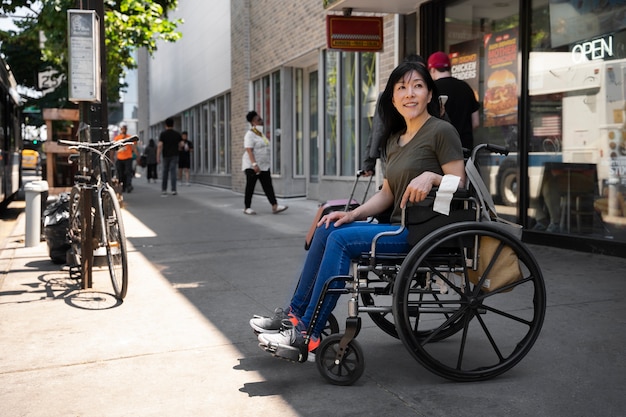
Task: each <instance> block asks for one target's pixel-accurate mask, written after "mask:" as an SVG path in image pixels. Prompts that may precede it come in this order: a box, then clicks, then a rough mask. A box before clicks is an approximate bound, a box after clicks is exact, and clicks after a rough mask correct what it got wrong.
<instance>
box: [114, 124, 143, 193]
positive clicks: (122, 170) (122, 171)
mask: <svg viewBox="0 0 626 417" xmlns="http://www.w3.org/2000/svg"><path fill="white" fill-rule="evenodd" d="M127 130H128V128H127V127H126V125H125V124H123V125H121V126H120V133H119V135H117V136H115V138H113V140H115V141H118V140H123V139H126V138H129V137H130V135H129V134H128V132H127ZM137 156H138V155H137V146H135V144H134V143H133V144H129V145H125V146H122V147H121V148H119V149H118V150H117V152H116V153H115V158H116V159H115V169H116V170H117V179H118V181H119V182H120V183H121V184H122V191H123V192H125V193H130V192H132V191H133V177H134V176H135V171H134V170H133V157H137Z"/></svg>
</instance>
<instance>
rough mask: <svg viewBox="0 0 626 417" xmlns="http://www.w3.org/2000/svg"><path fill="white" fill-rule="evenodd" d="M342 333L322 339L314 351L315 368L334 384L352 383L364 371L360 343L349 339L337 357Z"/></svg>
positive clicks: (363, 359)
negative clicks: (343, 350)
mask: <svg viewBox="0 0 626 417" xmlns="http://www.w3.org/2000/svg"><path fill="white" fill-rule="evenodd" d="M342 337H343V335H341V334H333V335H330V336H328V337H326V338H325V339H323V340H322V343H321V344H320V346H319V347H318V348H317V350H316V352H315V362H316V364H317V370H318V371H319V373H320V374H321V375H322V376H323V377H324V379H326V380H327V381H328V382H330V383H331V384H334V385H352V384H354V383H355V382H356V381H357V380H358V379H359V378H360V377H361V375H363V371H365V358H364V356H363V350H362V349H361V345H360V344H359V343H358V342H357V341H356V340H354V339H353V340H351V341H350V342H349V343H348V345H347V346H346V348H345V352H344V354H343V358H342V359H341V360H338V359H337V353H338V352H339V350H340V342H341V339H342Z"/></svg>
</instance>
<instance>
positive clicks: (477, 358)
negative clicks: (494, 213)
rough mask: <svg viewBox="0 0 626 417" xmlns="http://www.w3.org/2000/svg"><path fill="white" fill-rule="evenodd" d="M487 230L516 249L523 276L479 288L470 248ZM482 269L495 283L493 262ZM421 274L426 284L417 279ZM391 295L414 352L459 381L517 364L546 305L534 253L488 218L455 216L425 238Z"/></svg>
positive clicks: (535, 333) (493, 373)
mask: <svg viewBox="0 0 626 417" xmlns="http://www.w3.org/2000/svg"><path fill="white" fill-rule="evenodd" d="M482 237H490V238H492V239H493V241H495V242H496V243H498V244H502V245H506V246H508V247H510V249H512V252H513V253H514V254H515V255H517V258H518V259H519V261H518V263H519V267H520V272H521V276H519V277H518V278H519V279H517V280H516V281H514V282H512V283H510V284H507V285H505V286H503V287H501V288H498V289H492V290H491V291H490V292H487V291H485V290H483V289H482V288H477V287H476V285H475V284H474V283H473V282H472V280H471V279H474V280H475V277H476V274H473V273H472V272H474V271H470V272H468V271H469V268H466V265H467V264H468V261H467V258H466V256H465V255H466V254H468V255H469V254H471V253H473V251H474V249H473V248H474V246H475V242H478V241H481V238H482ZM505 256H507V257H508V256H511V254H510V253H508V254H507V253H505V252H500V253H499V254H498V252H496V255H493V256H491V263H496V262H498V261H500V262H502V259H503V258H504V257H505ZM470 258H471V256H470ZM513 259H514V258H513ZM483 262H484V260H483ZM492 271H493V272H492ZM424 274H425V275H424ZM482 275H483V276H484V278H485V280H487V279H489V280H491V281H490V282H495V281H496V280H497V278H498V277H497V276H496V275H495V271H494V270H493V269H491V270H490V269H487V270H486V271H484V272H483V274H482ZM422 276H426V277H427V280H426V283H424V282H423V280H422V279H421V278H417V277H422ZM475 281H476V280H475ZM483 282H485V281H483ZM393 297H394V301H393V312H394V319H395V321H396V327H397V329H398V332H399V336H400V339H401V340H402V342H403V343H404V345H405V347H406V348H407V349H408V350H409V352H410V353H411V355H412V356H413V357H414V358H415V359H416V360H417V361H418V362H420V363H421V364H422V365H423V366H424V367H426V368H427V369H428V370H430V371H431V372H433V373H435V374H437V375H439V376H441V377H444V378H447V379H450V380H453V381H460V382H465V381H481V380H486V379H490V378H493V377H495V376H497V375H500V374H502V373H504V372H506V371H508V370H509V369H511V368H512V367H514V366H515V365H516V364H518V363H519V362H520V361H521V360H522V359H523V358H524V356H526V354H527V353H528V352H529V351H530V349H531V348H532V346H533V344H534V343H535V341H536V340H537V337H538V336H539V333H540V331H541V327H542V325H543V319H544V316H545V309H546V294H545V284H544V281H543V276H542V274H541V270H540V269H539V266H538V265H537V262H536V261H535V259H534V257H533V255H532V254H531V253H530V251H529V250H528V249H527V248H526V247H525V246H524V245H523V244H522V243H521V242H520V241H519V240H518V239H516V238H515V237H513V236H512V235H510V234H508V233H505V232H502V229H500V228H499V227H497V226H495V225H493V224H490V223H477V222H462V223H455V224H451V225H448V226H445V227H443V228H441V229H438V230H437V231H435V232H433V233H431V234H430V235H428V236H427V237H425V238H424V239H423V240H422V241H420V242H419V243H418V244H417V245H416V246H415V247H414V248H413V249H412V250H411V252H410V253H409V254H408V255H407V257H406V259H405V261H404V262H403V264H402V267H401V268H400V271H399V273H398V276H397V277H396V282H395V287H394V296H393ZM424 332H425V333H424ZM423 335H426V336H425V337H422V336H423ZM437 340H439V341H440V343H433V342H435V341H437Z"/></svg>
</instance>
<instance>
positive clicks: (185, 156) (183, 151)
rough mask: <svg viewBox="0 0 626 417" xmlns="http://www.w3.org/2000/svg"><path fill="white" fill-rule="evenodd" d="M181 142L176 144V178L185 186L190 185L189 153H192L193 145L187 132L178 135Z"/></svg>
mask: <svg viewBox="0 0 626 417" xmlns="http://www.w3.org/2000/svg"><path fill="white" fill-rule="evenodd" d="M180 135H181V136H182V137H183V140H182V141H181V142H180V143H179V144H178V178H180V180H181V181H185V185H191V183H190V182H189V169H190V168H191V153H192V152H193V143H192V142H191V141H190V140H189V137H188V135H187V132H181V134H180Z"/></svg>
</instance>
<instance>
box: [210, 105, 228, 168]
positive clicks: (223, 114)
mask: <svg viewBox="0 0 626 417" xmlns="http://www.w3.org/2000/svg"><path fill="white" fill-rule="evenodd" d="M208 115H209V120H208V125H209V126H210V127H211V129H210V136H209V137H208V138H207V140H208V144H209V146H208V148H209V149H210V161H211V164H210V167H209V172H210V173H212V174H230V172H231V170H230V145H229V144H230V94H226V95H224V96H220V97H217V98H215V99H213V100H211V101H209V112H208Z"/></svg>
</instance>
